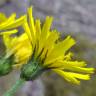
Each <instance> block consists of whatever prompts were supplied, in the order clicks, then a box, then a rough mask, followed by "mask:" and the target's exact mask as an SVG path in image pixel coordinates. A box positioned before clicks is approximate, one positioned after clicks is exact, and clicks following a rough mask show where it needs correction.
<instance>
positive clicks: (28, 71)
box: [20, 61, 44, 81]
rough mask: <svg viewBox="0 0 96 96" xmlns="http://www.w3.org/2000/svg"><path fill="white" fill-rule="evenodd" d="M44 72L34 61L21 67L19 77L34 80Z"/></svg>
mask: <svg viewBox="0 0 96 96" xmlns="http://www.w3.org/2000/svg"><path fill="white" fill-rule="evenodd" d="M43 72H44V69H43V67H41V66H40V64H39V63H38V62H36V61H34V62H32V61H31V62H30V63H28V64H25V65H24V66H23V67H22V69H21V75H20V76H21V78H23V79H25V80H26V81H30V80H34V79H36V78H37V77H38V76H40V75H41V74H42V73H43Z"/></svg>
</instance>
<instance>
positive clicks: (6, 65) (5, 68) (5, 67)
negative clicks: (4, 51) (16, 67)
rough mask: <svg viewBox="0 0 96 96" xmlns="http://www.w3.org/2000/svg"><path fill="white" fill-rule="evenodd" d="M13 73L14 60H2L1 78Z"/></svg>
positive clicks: (0, 64)
mask: <svg viewBox="0 0 96 96" xmlns="http://www.w3.org/2000/svg"><path fill="white" fill-rule="evenodd" d="M11 71H12V60H11V59H10V58H7V59H5V58H0V76H4V75H7V74H8V73H10V72H11Z"/></svg>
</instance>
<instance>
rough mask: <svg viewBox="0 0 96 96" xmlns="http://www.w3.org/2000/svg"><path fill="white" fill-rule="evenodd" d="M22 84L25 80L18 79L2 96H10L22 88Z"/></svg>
mask: <svg viewBox="0 0 96 96" xmlns="http://www.w3.org/2000/svg"><path fill="white" fill-rule="evenodd" d="M24 82H25V80H23V79H19V80H18V81H17V82H16V83H15V85H13V87H12V88H11V89H9V90H8V91H7V92H6V93H5V94H4V95H3V96H12V95H13V94H14V93H15V92H16V90H17V89H19V88H20V87H21V86H22V84H23V83H24Z"/></svg>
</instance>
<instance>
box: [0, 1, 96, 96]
mask: <svg viewBox="0 0 96 96" xmlns="http://www.w3.org/2000/svg"><path fill="white" fill-rule="evenodd" d="M30 5H32V6H33V15H34V17H35V18H40V19H41V21H42V22H43V21H44V19H45V17H46V16H47V15H49V16H53V17H54V22H53V25H52V28H56V29H57V30H58V31H60V33H61V37H62V38H64V37H66V35H71V36H73V37H74V38H75V39H76V41H77V44H76V45H75V46H74V47H73V48H72V51H73V52H75V55H74V58H76V59H78V60H85V61H86V62H87V63H88V66H91V67H93V66H94V67H96V55H95V53H96V0H0V12H4V13H5V14H6V15H7V16H9V15H10V14H11V13H12V12H16V13H17V17H19V16H20V15H22V14H24V13H26V10H27V8H28V7H29V6H30ZM3 50H4V46H3V45H2V40H0V52H3ZM19 74H20V73H19V72H18V71H16V70H15V71H13V72H12V73H11V74H9V75H7V76H5V77H0V96H2V94H3V93H4V92H5V91H6V90H7V89H9V88H10V87H11V86H12V85H13V84H14V83H15V82H16V80H18V78H19ZM14 96H96V75H94V76H92V79H91V80H89V81H86V82H85V81H82V82H81V85H80V86H76V85H71V84H69V83H67V82H66V81H64V80H63V79H62V77H59V76H58V75H57V74H55V73H53V72H46V73H44V74H43V75H42V76H41V77H40V78H38V79H37V80H35V81H34V82H26V84H24V86H23V87H22V88H21V89H19V90H18V91H17V92H16V94H15V95H14Z"/></svg>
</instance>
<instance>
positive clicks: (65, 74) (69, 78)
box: [53, 69, 80, 85]
mask: <svg viewBox="0 0 96 96" xmlns="http://www.w3.org/2000/svg"><path fill="white" fill-rule="evenodd" d="M53 71H55V72H56V73H57V74H59V75H60V76H62V77H63V78H64V79H65V80H67V81H68V82H70V83H73V84H77V85H79V84H80V81H79V80H77V79H76V78H74V77H73V76H72V75H71V74H70V73H68V72H64V71H62V70H57V69H53Z"/></svg>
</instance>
